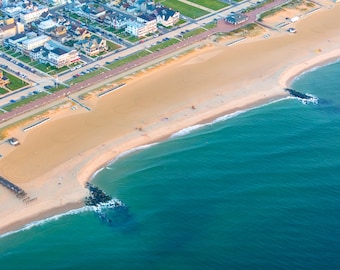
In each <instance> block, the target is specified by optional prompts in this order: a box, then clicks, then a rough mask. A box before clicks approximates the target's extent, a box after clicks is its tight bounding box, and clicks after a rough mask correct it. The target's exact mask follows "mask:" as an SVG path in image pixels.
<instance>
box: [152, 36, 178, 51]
mask: <svg viewBox="0 0 340 270" xmlns="http://www.w3.org/2000/svg"><path fill="white" fill-rule="evenodd" d="M178 42H179V40H178V39H175V38H172V39H169V40H166V41H163V42H162V43H160V44H157V45H154V46H151V47H150V48H148V50H150V51H152V52H156V51H159V50H162V49H164V48H166V47H169V46H171V45H173V44H176V43H178Z"/></svg>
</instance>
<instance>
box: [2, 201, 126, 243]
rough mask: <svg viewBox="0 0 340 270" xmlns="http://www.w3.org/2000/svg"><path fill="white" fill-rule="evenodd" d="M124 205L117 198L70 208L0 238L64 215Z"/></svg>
mask: <svg viewBox="0 0 340 270" xmlns="http://www.w3.org/2000/svg"><path fill="white" fill-rule="evenodd" d="M122 206H125V205H124V203H123V202H122V201H120V200H118V199H111V200H110V201H108V202H105V203H100V204H98V205H96V206H83V207H81V208H78V209H72V210H70V211H67V212H65V213H61V214H58V215H55V216H52V217H48V218H45V219H42V220H37V221H33V222H31V223H28V224H26V225H25V226H24V227H22V228H21V229H18V230H15V231H10V232H7V233H4V234H1V235H0V238H4V237H6V236H9V235H12V234H16V233H19V232H23V231H27V230H30V229H32V228H35V227H38V226H43V225H45V224H47V223H50V222H53V221H57V220H59V219H60V218H62V217H65V216H73V215H78V214H81V213H86V212H97V213H98V212H101V211H102V210H103V209H107V208H114V207H122Z"/></svg>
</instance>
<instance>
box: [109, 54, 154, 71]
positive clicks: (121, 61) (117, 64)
mask: <svg viewBox="0 0 340 270" xmlns="http://www.w3.org/2000/svg"><path fill="white" fill-rule="evenodd" d="M148 54H150V53H149V52H147V51H139V52H136V53H134V54H130V55H129V56H127V57H124V58H122V59H119V60H116V61H114V62H113V63H111V64H108V65H105V66H106V67H107V68H110V69H114V68H117V67H120V66H122V65H125V64H127V63H129V62H132V61H134V60H137V59H139V58H142V57H144V56H146V55H148Z"/></svg>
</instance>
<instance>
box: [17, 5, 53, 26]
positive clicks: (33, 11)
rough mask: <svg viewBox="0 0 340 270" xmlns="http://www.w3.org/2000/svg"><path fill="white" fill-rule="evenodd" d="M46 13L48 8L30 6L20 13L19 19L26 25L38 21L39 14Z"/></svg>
mask: <svg viewBox="0 0 340 270" xmlns="http://www.w3.org/2000/svg"><path fill="white" fill-rule="evenodd" d="M44 12H48V8H47V7H45V6H35V5H32V6H30V7H29V8H27V9H24V10H22V11H21V13H20V15H19V18H20V22H21V23H23V24H28V23H31V22H35V21H37V20H39V18H40V16H41V14H43V13H44Z"/></svg>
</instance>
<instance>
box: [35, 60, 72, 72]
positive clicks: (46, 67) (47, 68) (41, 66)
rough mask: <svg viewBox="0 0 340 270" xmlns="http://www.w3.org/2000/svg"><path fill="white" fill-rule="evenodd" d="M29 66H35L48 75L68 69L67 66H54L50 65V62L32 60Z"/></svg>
mask: <svg viewBox="0 0 340 270" xmlns="http://www.w3.org/2000/svg"><path fill="white" fill-rule="evenodd" d="M31 66H32V67H35V68H36V69H39V70H40V71H42V72H45V73H48V74H50V75H56V74H58V73H60V72H64V71H65V70H68V69H69V68H68V67H67V66H65V67H62V68H56V67H55V66H51V65H50V64H43V63H39V62H37V61H34V62H32V63H31Z"/></svg>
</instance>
